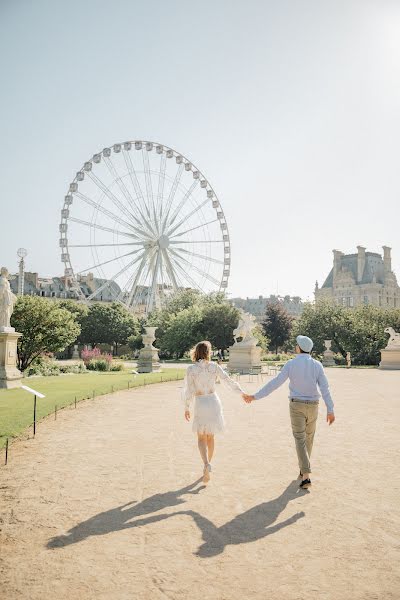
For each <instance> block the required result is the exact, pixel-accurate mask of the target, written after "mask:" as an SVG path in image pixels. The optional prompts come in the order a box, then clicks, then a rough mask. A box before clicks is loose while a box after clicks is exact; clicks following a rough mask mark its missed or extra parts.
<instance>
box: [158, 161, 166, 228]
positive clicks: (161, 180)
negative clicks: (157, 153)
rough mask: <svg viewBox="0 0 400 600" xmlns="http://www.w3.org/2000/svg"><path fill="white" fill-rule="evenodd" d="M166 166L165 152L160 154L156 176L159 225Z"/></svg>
mask: <svg viewBox="0 0 400 600" xmlns="http://www.w3.org/2000/svg"><path fill="white" fill-rule="evenodd" d="M166 166H167V155H166V154H165V152H163V153H162V156H161V161H160V171H159V174H158V190H157V211H156V212H157V220H158V222H159V223H160V225H161V222H162V208H163V205H162V201H163V197H164V186H165V169H166Z"/></svg>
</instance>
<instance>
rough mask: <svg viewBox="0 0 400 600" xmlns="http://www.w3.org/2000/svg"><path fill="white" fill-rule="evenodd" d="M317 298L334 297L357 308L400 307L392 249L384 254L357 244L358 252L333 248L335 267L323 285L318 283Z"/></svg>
mask: <svg viewBox="0 0 400 600" xmlns="http://www.w3.org/2000/svg"><path fill="white" fill-rule="evenodd" d="M315 300H316V302H317V301H318V300H330V301H333V302H335V303H336V304H342V305H343V306H348V307H353V306H358V305H360V304H372V305H374V306H381V307H382V308H393V307H400V287H399V285H398V283H397V279H396V275H395V274H394V273H393V271H392V259H391V248H389V247H388V246H383V256H382V255H381V254H378V253H376V252H366V249H365V248H364V247H363V246H357V254H344V253H343V252H340V251H339V250H333V267H332V269H331V271H330V273H329V275H328V277H327V278H326V280H325V282H324V284H323V286H322V287H321V288H319V287H318V282H317V283H316V286H315Z"/></svg>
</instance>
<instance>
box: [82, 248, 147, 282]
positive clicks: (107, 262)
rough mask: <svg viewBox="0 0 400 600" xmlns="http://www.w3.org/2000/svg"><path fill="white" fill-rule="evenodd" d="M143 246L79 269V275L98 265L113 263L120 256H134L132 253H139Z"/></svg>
mask: <svg viewBox="0 0 400 600" xmlns="http://www.w3.org/2000/svg"><path fill="white" fill-rule="evenodd" d="M140 250H141V248H139V250H133V251H132V252H127V253H126V254H121V255H120V256H115V257H114V258H110V260H106V261H104V262H102V263H96V264H95V265H92V266H91V267H88V268H87V269H82V271H78V275H82V273H86V272H87V271H91V270H92V269H96V268H97V267H103V266H104V265H108V264H109V263H112V262H114V261H116V260H118V259H119V258H125V256H132V254H137V253H138V252H140Z"/></svg>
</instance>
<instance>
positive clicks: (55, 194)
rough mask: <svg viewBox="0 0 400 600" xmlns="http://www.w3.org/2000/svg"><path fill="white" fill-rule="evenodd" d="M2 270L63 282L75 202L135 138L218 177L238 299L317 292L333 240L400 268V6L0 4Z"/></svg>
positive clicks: (150, 1)
mask: <svg viewBox="0 0 400 600" xmlns="http://www.w3.org/2000/svg"><path fill="white" fill-rule="evenodd" d="M0 69H1V80H2V85H1V92H0V139H1V142H2V158H1V161H0V177H1V184H2V185H1V195H0V203H1V215H2V216H1V225H2V227H1V236H0V262H1V263H2V265H4V266H7V267H8V268H9V270H10V271H11V272H15V271H16V270H17V255H16V251H17V249H18V248H19V247H25V248H26V249H27V250H28V256H27V263H26V268H27V270H29V271H38V272H39V274H41V275H43V276H45V275H46V276H47V275H60V274H62V273H63V265H62V263H61V260H60V250H59V247H58V239H59V231H58V226H59V222H60V210H61V208H62V204H63V198H64V195H65V194H66V192H67V189H68V185H69V182H70V181H71V180H72V179H73V177H74V176H75V173H76V171H77V170H78V169H79V168H80V167H81V165H82V163H83V162H84V161H85V160H88V159H89V158H90V157H91V156H92V155H93V154H94V153H95V152H98V151H99V150H101V149H102V148H103V147H105V146H108V145H112V144H114V143H115V142H121V141H124V140H127V139H132V140H135V139H145V140H154V141H160V142H162V143H164V144H166V145H168V146H170V147H172V148H175V149H177V150H179V151H180V152H182V153H183V154H184V155H185V156H186V157H188V158H189V159H191V160H193V162H194V163H195V164H196V165H197V166H198V167H199V168H200V169H201V170H202V172H203V173H204V174H205V175H206V176H207V178H208V180H209V181H210V183H211V184H212V186H213V187H214V189H215V191H216V193H217V195H218V198H219V200H220V202H221V205H222V207H223V209H224V212H225V216H226V219H227V223H228V227H229V233H230V238H231V247H232V268H231V277H230V281H229V289H228V292H229V294H230V295H231V296H232V297H235V296H242V297H246V296H249V297H254V296H258V295H264V296H265V295H269V294H271V293H277V292H278V293H279V294H282V295H284V294H291V295H299V296H301V297H303V298H312V295H313V290H314V285H315V281H316V280H318V281H319V283H320V284H321V283H323V281H324V279H325V277H326V276H327V275H328V272H329V270H330V269H331V266H332V250H333V249H334V248H337V249H339V250H342V251H343V252H345V253H352V252H356V246H357V245H362V246H365V247H366V248H367V250H369V251H375V252H381V251H382V250H381V247H382V245H388V246H391V247H392V249H393V250H392V255H393V268H394V270H395V271H396V272H397V276H398V277H399V278H400V228H399V224H400V219H399V216H400V208H399V206H400V203H399V198H400V170H399V140H400V3H399V2H398V1H390V0H376V1H369V0H360V1H358V0H324V1H321V0H305V1H302V2H300V1H298V0H280V1H279V2H276V1H269V0H247V1H246V2H243V1H237V0H212V1H211V0H203V1H202V2H201V3H199V2H194V1H192V2H188V1H187V0H186V1H178V0H169V1H168V2H165V1H163V0H158V1H156V0H146V2H143V1H140V2H139V1H136V0H113V2H109V1H104V0H69V1H68V2H65V1H61V0H51V1H50V0H49V1H44V0H36V1H35V2H32V1H24V0H1V1H0Z"/></svg>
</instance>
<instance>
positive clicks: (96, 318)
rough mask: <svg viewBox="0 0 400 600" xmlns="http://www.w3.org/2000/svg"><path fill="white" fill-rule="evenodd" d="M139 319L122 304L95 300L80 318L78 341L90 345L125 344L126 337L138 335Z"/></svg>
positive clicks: (116, 345)
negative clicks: (80, 330) (80, 329)
mask: <svg viewBox="0 0 400 600" xmlns="http://www.w3.org/2000/svg"><path fill="white" fill-rule="evenodd" d="M139 330H140V326H139V321H138V319H137V317H135V316H134V315H133V314H132V313H130V312H129V311H128V310H127V309H126V308H125V307H124V306H122V305H121V304H119V303H117V302H113V303H111V304H106V303H100V302H96V303H93V304H91V305H90V306H89V309H88V312H87V314H86V315H85V316H84V317H83V319H82V333H81V336H80V341H81V342H82V343H83V344H90V345H91V346H92V347H95V346H97V345H98V344H110V345H112V344H115V347H116V352H117V353H118V346H119V345H120V344H126V343H127V341H128V338H129V337H131V336H135V335H138V333H139Z"/></svg>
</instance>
